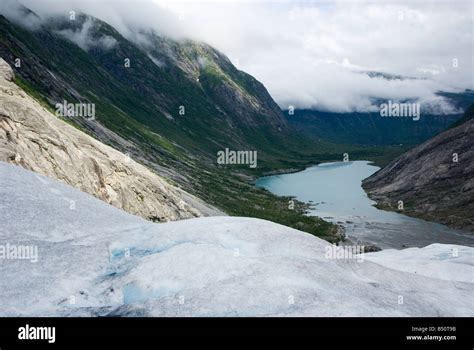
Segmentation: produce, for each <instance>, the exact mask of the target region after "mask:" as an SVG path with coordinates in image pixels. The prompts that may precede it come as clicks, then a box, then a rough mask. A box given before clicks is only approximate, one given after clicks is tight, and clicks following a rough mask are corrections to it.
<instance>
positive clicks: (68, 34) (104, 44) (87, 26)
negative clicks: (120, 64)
mask: <svg viewBox="0 0 474 350" xmlns="http://www.w3.org/2000/svg"><path fill="white" fill-rule="evenodd" d="M93 26H94V21H93V20H92V18H90V17H87V18H86V20H85V21H84V23H83V24H82V27H81V28H80V29H77V30H72V29H64V30H59V31H56V34H59V35H61V36H63V37H64V38H66V39H68V40H70V41H72V42H73V43H75V44H76V45H77V46H79V47H80V48H81V49H83V50H85V51H88V50H89V49H91V48H93V47H100V48H102V49H104V50H110V49H111V48H113V47H114V46H115V45H116V44H117V40H115V39H114V38H113V37H111V36H108V35H103V36H101V37H100V38H94V37H93V36H92V33H91V29H92V28H93Z"/></svg>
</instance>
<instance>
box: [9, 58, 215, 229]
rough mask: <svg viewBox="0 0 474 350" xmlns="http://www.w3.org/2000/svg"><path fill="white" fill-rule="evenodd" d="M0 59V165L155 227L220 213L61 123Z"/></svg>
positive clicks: (122, 155) (142, 167)
mask: <svg viewBox="0 0 474 350" xmlns="http://www.w3.org/2000/svg"><path fill="white" fill-rule="evenodd" d="M13 79H14V74H13V71H12V69H11V67H10V66H9V65H8V64H7V63H6V62H5V61H4V60H3V59H0V161H4V162H8V163H11V164H16V165H20V166H22V167H24V168H26V169H29V170H32V171H35V172H37V173H40V174H43V175H46V176H48V177H51V178H55V179H58V180H60V181H62V182H64V183H66V184H69V185H72V186H74V187H76V188H78V189H80V190H82V191H84V192H87V193H89V194H91V195H93V196H95V197H97V198H99V199H101V200H103V201H105V202H107V203H109V204H111V205H113V206H115V207H117V208H120V209H123V210H125V211H127V212H129V213H132V214H136V215H139V216H142V217H144V218H146V219H149V220H152V221H170V220H178V219H185V218H192V217H198V216H202V215H213V214H214V215H215V214H219V213H220V212H219V211H217V210H216V209H214V208H212V207H210V206H208V205H207V204H205V203H204V202H202V201H201V200H199V199H198V198H196V197H194V196H192V195H190V194H188V193H186V192H184V191H182V190H180V189H179V188H177V187H175V186H173V185H171V184H169V183H167V182H166V181H165V180H164V179H162V178H161V177H159V176H158V175H156V174H154V173H153V172H151V171H150V170H149V169H147V168H146V167H144V166H142V165H141V164H139V163H137V162H135V161H134V160H132V159H131V158H130V157H128V156H126V155H124V154H122V153H120V152H118V151H116V150H114V149H113V148H111V147H109V146H106V145H104V144H102V143H100V142H99V141H97V140H95V139H93V138H92V137H90V136H88V135H86V134H85V133H83V132H82V131H80V130H78V129H76V128H74V127H73V126H70V125H69V124H67V123H66V122H65V121H63V120H61V119H59V118H58V117H57V116H55V115H54V114H52V113H51V112H50V111H49V110H47V109H46V108H44V107H43V106H41V105H40V104H39V103H38V102H37V101H36V100H34V99H33V98H31V97H30V96H29V95H27V94H26V93H25V92H24V91H23V90H22V89H20V88H19V87H18V86H17V85H16V84H14V83H13Z"/></svg>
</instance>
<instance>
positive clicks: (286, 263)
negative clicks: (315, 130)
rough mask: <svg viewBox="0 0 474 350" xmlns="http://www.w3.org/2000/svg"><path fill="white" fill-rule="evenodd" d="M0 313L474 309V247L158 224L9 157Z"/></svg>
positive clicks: (0, 168) (203, 221)
mask: <svg viewBox="0 0 474 350" xmlns="http://www.w3.org/2000/svg"><path fill="white" fill-rule="evenodd" d="M0 220H1V221H0V222H1V225H0V246H7V245H8V246H32V247H37V253H38V259H37V262H32V261H30V260H26V259H1V260H0V316H474V305H473V304H474V288H473V287H474V267H473V261H474V259H473V257H474V255H473V254H474V248H471V247H466V246H456V245H444V244H432V245H429V246H427V247H423V248H410V249H404V250H383V251H380V252H375V253H366V254H364V259H355V258H352V259H351V258H345V259H328V258H327V257H326V256H325V251H326V249H327V247H328V246H329V245H330V244H329V243H328V242H326V241H324V240H321V239H319V238H317V237H314V236H312V235H310V234H307V233H304V232H301V231H298V230H295V229H292V228H289V227H286V226H282V225H279V224H275V223H272V222H269V221H265V220H260V219H253V218H242V217H228V216H219V217H201V218H192V219H185V220H181V221H176V222H168V223H152V222H149V221H146V220H144V219H142V218H140V217H138V216H133V215H131V214H128V213H126V212H124V211H121V210H119V209H117V208H115V207H112V206H110V205H108V204H106V203H104V202H102V201H100V200H98V199H96V198H94V197H92V196H90V195H88V194H86V193H83V192H80V191H79V190H77V189H75V188H73V187H70V186H68V185H66V184H63V183H61V182H58V181H56V180H53V179H50V178H47V177H44V176H42V175H39V174H36V173H33V172H31V171H28V170H25V169H23V168H21V167H18V166H14V165H10V164H7V163H3V162H0Z"/></svg>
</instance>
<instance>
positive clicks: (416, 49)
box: [21, 0, 474, 112]
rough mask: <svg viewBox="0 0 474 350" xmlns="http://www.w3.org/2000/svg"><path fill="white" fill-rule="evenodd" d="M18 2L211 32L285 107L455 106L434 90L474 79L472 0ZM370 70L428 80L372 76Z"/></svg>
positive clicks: (187, 32)
mask: <svg viewBox="0 0 474 350" xmlns="http://www.w3.org/2000/svg"><path fill="white" fill-rule="evenodd" d="M21 2H22V3H23V4H24V5H25V6H27V7H29V8H31V9H33V10H34V11H36V12H38V13H39V14H41V15H46V14H48V13H49V14H50V13H53V12H54V13H56V14H64V13H67V12H69V11H70V10H71V9H75V10H82V11H84V12H86V13H89V14H91V15H94V16H96V17H99V18H101V19H103V20H105V21H106V22H108V23H110V24H111V25H113V26H115V27H116V28H117V29H118V30H119V31H120V32H122V34H124V35H125V36H127V37H129V38H132V39H133V37H134V32H135V30H136V29H137V28H140V27H150V28H154V29H156V30H157V31H159V32H160V33H162V34H165V35H168V36H172V37H175V38H180V37H189V38H193V39H198V40H203V41H206V42H208V43H209V44H211V45H213V46H215V47H216V48H218V49H219V50H221V51H222V52H223V53H225V54H226V55H228V56H229V58H230V59H231V60H232V62H234V64H235V65H237V66H238V68H239V69H242V70H244V71H246V72H248V73H250V74H252V75H253V76H255V77H256V78H257V79H259V80H260V81H262V82H263V83H264V84H265V86H266V87H267V89H268V90H269V92H270V93H271V95H272V96H273V98H274V99H275V100H276V101H277V102H278V103H279V105H280V106H281V107H282V108H287V107H288V106H289V105H293V106H295V107H297V108H316V109H321V110H330V111H337V112H344V111H367V110H371V109H373V108H374V106H373V105H372V103H373V102H372V99H371V98H373V97H376V98H383V99H406V98H417V99H419V100H420V101H421V102H423V103H427V104H429V105H431V106H435V107H436V108H440V109H441V110H444V111H446V112H449V111H450V107H449V106H448V105H446V103H444V102H443V100H442V99H440V98H438V97H436V96H435V95H434V93H435V92H436V91H439V90H442V91H462V90H463V89H466V88H474V83H473V69H472V68H473V43H472V41H473V36H472V31H473V6H472V2H471V1H462V0H461V1H453V0H451V1H447V2H441V1H424V0H421V1H420V0H418V1H416V0H415V1H413V0H411V1H397V2H393V1H376V2H362V1H347V0H346V1H299V2H295V1H257V0H254V1H251V0H247V1H199V2H198V1H174V0H173V1H166V0H155V1H154V0H149V1H143V0H142V1H137V0H114V1H111V0H102V1H101V0H95V1H81V2H80V3H78V2H73V1H68V0H66V1H59V0H53V1H51V0H47V1H45V0H21ZM52 3H53V4H54V5H52ZM364 71H379V72H386V73H392V74H398V75H404V76H409V77H417V78H423V79H408V80H386V79H381V78H377V79H374V78H372V79H371V78H369V77H368V76H367V75H365V74H362V73H361V72H364Z"/></svg>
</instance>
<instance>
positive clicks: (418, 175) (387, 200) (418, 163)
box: [363, 108, 474, 232]
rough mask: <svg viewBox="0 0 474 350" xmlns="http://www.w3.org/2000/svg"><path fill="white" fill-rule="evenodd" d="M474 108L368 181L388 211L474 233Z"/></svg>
mask: <svg viewBox="0 0 474 350" xmlns="http://www.w3.org/2000/svg"><path fill="white" fill-rule="evenodd" d="M473 112H474V109H473V108H470V109H469V110H468V112H466V116H465V117H464V118H463V121H464V122H463V123H462V124H461V125H457V126H455V127H453V128H451V129H448V130H446V131H444V132H442V133H441V134H439V135H438V136H436V137H434V138H432V139H430V140H428V141H426V142H425V143H423V144H421V145H419V146H417V147H415V148H413V149H412V150H410V151H408V152H407V153H405V154H403V155H402V156H400V157H399V158H397V159H396V160H394V161H392V162H391V163H390V164H389V165H387V166H386V167H385V168H383V169H381V170H379V171H378V172H376V173H375V174H373V175H372V176H370V177H368V178H367V179H365V180H364V181H363V187H364V188H365V189H366V190H367V192H368V194H369V196H370V197H371V198H372V199H374V200H375V201H377V202H378V205H379V206H380V207H382V208H386V209H389V210H390V209H391V210H398V207H399V201H402V202H403V203H401V204H403V209H402V210H403V212H404V213H405V214H407V215H411V216H416V217H421V218H425V219H427V220H432V221H437V222H440V223H444V224H447V225H449V226H452V227H456V228H461V229H465V230H468V231H471V232H474V215H473V213H474V137H473V136H472V135H473V132H474V119H472V118H471V117H472V115H471V114H474V113H473Z"/></svg>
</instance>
